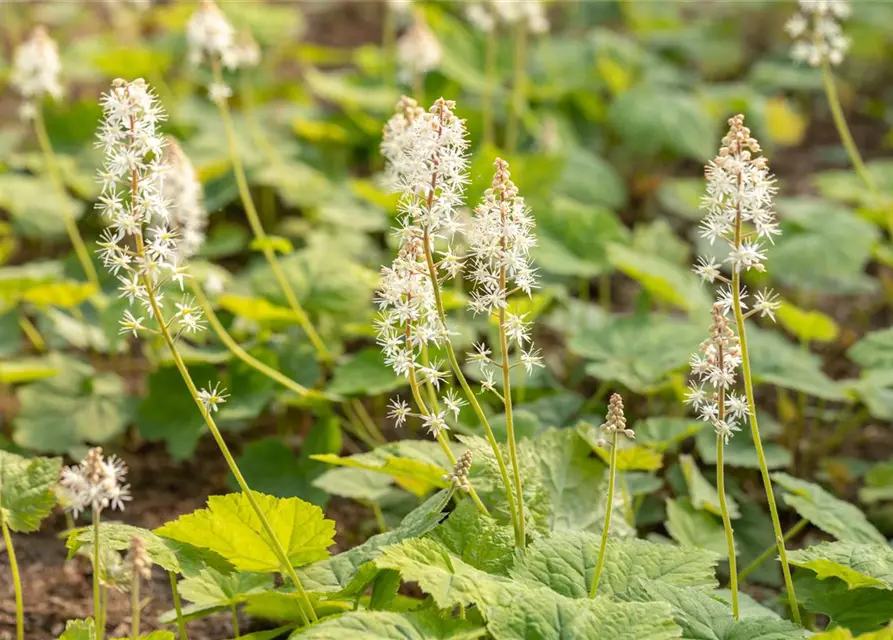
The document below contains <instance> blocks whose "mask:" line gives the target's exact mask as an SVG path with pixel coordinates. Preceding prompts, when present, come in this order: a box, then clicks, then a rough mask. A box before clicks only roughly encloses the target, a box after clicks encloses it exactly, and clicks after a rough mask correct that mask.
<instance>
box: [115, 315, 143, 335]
mask: <svg viewBox="0 0 893 640" xmlns="http://www.w3.org/2000/svg"><path fill="white" fill-rule="evenodd" d="M118 323H119V324H120V325H121V328H120V329H119V330H118V333H122V334H123V333H133V337H134V338H136V337H138V336H139V332H140V331H145V330H146V327H144V326H143V324H142V323H143V318H142V317H139V318H134V317H133V314H132V313H131V312H130V310H129V309H127V310H125V311H124V317H123V318H122V319H121V320H119V321H118Z"/></svg>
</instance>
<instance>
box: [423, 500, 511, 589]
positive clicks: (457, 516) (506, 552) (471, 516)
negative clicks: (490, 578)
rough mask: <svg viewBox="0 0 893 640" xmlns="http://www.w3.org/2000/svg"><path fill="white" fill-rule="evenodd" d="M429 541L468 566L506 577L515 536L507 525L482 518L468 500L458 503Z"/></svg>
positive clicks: (487, 517) (483, 516)
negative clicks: (434, 542) (433, 541)
mask: <svg viewBox="0 0 893 640" xmlns="http://www.w3.org/2000/svg"><path fill="white" fill-rule="evenodd" d="M431 538H432V539H433V540H436V541H437V542H439V543H440V544H442V545H443V546H444V547H446V548H447V549H449V550H450V551H451V552H452V553H454V554H455V555H457V556H458V557H459V558H461V559H462V560H463V561H464V562H467V563H468V564H470V565H471V566H472V567H474V568H476V569H480V570H481V571H486V572H487V573H494V574H499V575H507V573H508V568H509V566H511V564H512V562H513V557H512V553H513V551H514V549H515V534H514V532H513V530H512V527H511V526H510V525H502V524H499V523H498V522H496V521H495V520H494V519H493V518H490V517H489V516H485V515H483V514H482V513H481V512H480V511H479V510H478V509H477V507H476V506H475V505H474V503H473V502H471V501H470V500H464V501H462V503H461V504H459V506H458V507H457V508H456V509H454V510H453V512H452V513H451V514H450V516H449V518H447V520H446V522H444V523H443V524H442V525H440V526H439V527H437V528H436V529H435V530H434V531H433V532H432V533H431Z"/></svg>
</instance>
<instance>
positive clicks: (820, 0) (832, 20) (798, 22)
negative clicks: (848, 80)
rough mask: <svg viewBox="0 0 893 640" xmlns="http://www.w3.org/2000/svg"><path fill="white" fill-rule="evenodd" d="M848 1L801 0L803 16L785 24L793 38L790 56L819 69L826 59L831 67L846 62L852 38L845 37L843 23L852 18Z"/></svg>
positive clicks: (799, 15)
mask: <svg viewBox="0 0 893 640" xmlns="http://www.w3.org/2000/svg"><path fill="white" fill-rule="evenodd" d="M851 10H852V9H851V7H850V3H849V0H800V13H798V14H796V15H794V16H793V17H792V18H791V19H790V20H788V22H787V24H786V25H785V30H786V31H787V32H788V35H790V36H791V38H793V39H794V47H793V49H791V57H792V58H794V60H796V61H797V62H806V63H807V64H809V65H810V66H813V67H819V66H821V64H822V61H823V60H827V61H828V62H829V63H831V64H832V65H838V64H840V63H841V62H843V58H844V55H846V52H847V50H848V49H849V48H850V39H849V38H847V37H846V36H845V35H843V30H842V29H841V27H840V22H839V21H840V20H846V19H847V18H848V17H849V16H850V12H851Z"/></svg>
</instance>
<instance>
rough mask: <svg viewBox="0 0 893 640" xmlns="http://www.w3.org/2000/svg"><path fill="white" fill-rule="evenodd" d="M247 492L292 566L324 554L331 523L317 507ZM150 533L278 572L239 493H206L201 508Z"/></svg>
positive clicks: (245, 567)
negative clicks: (204, 501) (209, 494)
mask: <svg viewBox="0 0 893 640" xmlns="http://www.w3.org/2000/svg"><path fill="white" fill-rule="evenodd" d="M252 496H253V497H254V499H255V501H256V502H257V504H258V506H259V507H260V510H261V512H262V513H263V514H264V516H265V517H266V519H267V520H268V522H269V524H270V527H271V528H272V529H273V532H274V534H275V536H276V539H277V540H278V541H279V543H280V544H281V545H282V547H283V548H284V549H285V552H286V554H287V555H288V559H289V561H290V562H291V564H292V566H295V567H299V566H303V565H305V564H310V563H311V562H315V561H317V560H322V559H324V558H327V557H328V555H329V552H328V551H327V549H328V547H329V546H330V545H331V544H332V538H333V537H334V535H335V522H334V521H332V520H327V519H326V518H325V517H324V515H323V512H322V509H320V508H319V507H317V506H316V505H313V504H310V503H309V502H305V501H304V500H301V499H300V498H275V497H273V496H268V495H266V494H263V493H259V492H257V491H252ZM155 533H156V534H158V535H159V536H161V537H163V538H168V539H170V540H177V541H178V542H185V543H186V544H191V545H193V546H195V547H199V548H202V549H209V550H211V551H214V552H215V553H217V554H219V555H220V556H222V557H223V558H225V559H226V560H228V561H229V562H230V563H232V564H233V566H235V567H236V569H239V570H241V571H266V572H279V571H281V570H282V565H281V563H280V562H279V558H278V556H277V555H276V553H275V551H274V550H273V547H272V545H271V544H270V543H269V542H268V541H267V537H266V534H265V533H264V528H263V526H262V524H261V520H260V518H259V517H258V515H257V513H256V512H255V511H254V509H253V507H252V505H251V503H250V501H249V499H248V496H247V495H246V494H244V493H230V494H227V495H225V496H211V497H210V498H208V508H207V509H199V510H197V511H194V512H192V513H190V514H187V515H185V516H180V517H179V518H177V519H176V520H174V521H173V522H168V523H167V524H165V525H164V526H162V527H160V528H158V529H156V530H155Z"/></svg>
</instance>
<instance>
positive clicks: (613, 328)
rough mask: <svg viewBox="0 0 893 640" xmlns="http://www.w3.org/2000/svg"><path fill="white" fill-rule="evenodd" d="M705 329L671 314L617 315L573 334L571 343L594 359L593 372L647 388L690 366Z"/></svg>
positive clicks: (575, 350)
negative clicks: (671, 316)
mask: <svg viewBox="0 0 893 640" xmlns="http://www.w3.org/2000/svg"><path fill="white" fill-rule="evenodd" d="M703 333H704V331H703V330H702V329H701V328H700V327H699V326H697V325H693V324H690V323H687V322H682V321H679V320H676V319H673V318H670V317H668V316H660V315H656V314H652V315H649V316H615V317H613V318H610V319H608V320H606V321H605V322H603V323H599V324H598V325H597V326H595V327H591V328H588V329H587V330H585V331H583V332H581V333H579V334H577V335H575V336H573V337H572V338H571V340H570V342H569V343H568V348H569V349H570V350H571V351H572V352H573V353H575V354H576V355H579V356H582V357H584V358H586V359H587V360H589V362H588V363H587V365H586V373H588V374H589V375H591V376H594V377H596V378H598V379H600V380H604V381H609V380H610V381H616V382H619V383H621V384H623V385H624V386H626V387H628V388H629V389H630V390H632V391H635V392H637V393H648V392H651V391H654V390H657V389H658V388H660V387H661V386H663V385H666V384H667V382H668V379H669V375H670V374H671V373H672V372H673V371H675V370H676V369H681V368H683V367H684V366H685V364H686V363H687V362H688V359H689V356H691V354H692V353H694V351H695V350H696V349H697V347H698V344H700V342H701V340H702V339H703V335H702V334H703Z"/></svg>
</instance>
